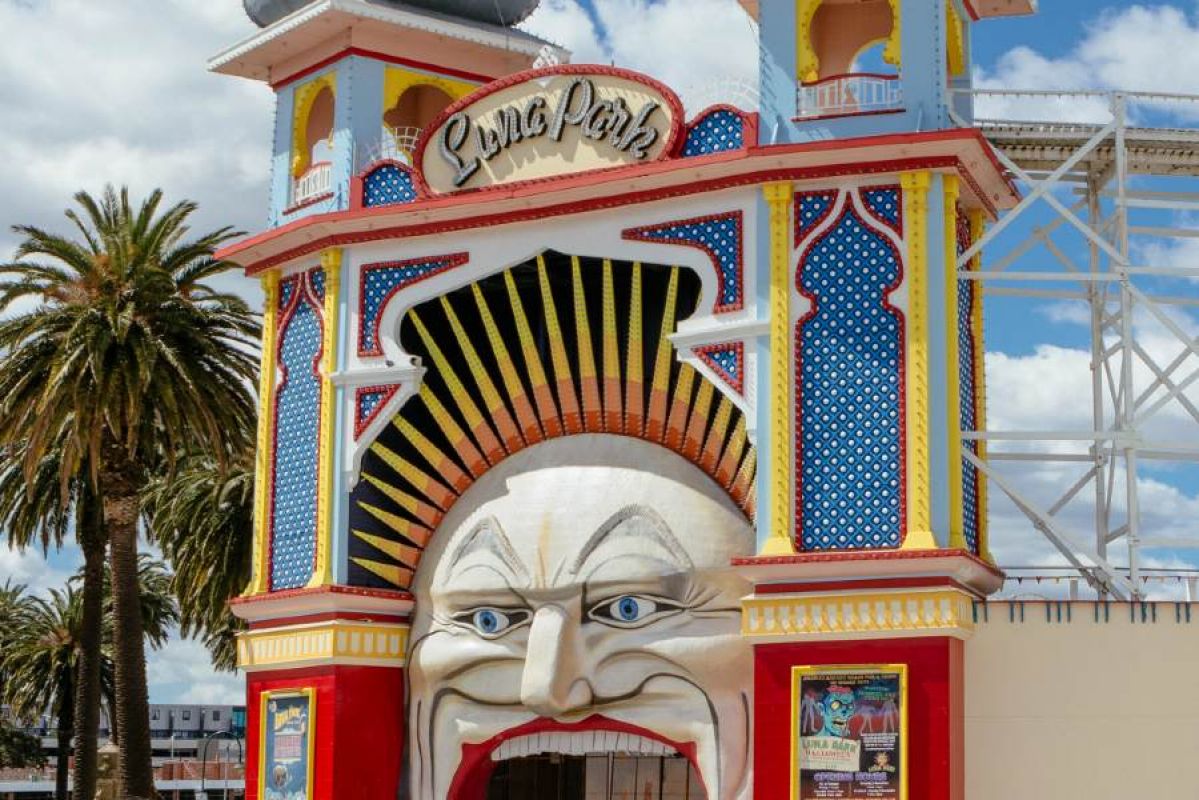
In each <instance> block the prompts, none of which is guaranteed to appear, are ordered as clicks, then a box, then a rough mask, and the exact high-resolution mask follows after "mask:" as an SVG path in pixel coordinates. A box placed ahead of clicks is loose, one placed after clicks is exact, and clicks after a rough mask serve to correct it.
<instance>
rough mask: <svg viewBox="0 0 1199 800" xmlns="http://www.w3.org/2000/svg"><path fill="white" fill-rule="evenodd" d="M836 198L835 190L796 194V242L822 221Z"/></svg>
mask: <svg viewBox="0 0 1199 800" xmlns="http://www.w3.org/2000/svg"><path fill="white" fill-rule="evenodd" d="M836 199H837V193H836V192H803V193H801V194H799V195H797V196H796V203H795V205H796V212H795V243H796V244H799V241H800V239H802V238H803V237H805V236H807V235H808V234H809V233H811V232H812V231H813V230H815V228H816V227H817V226H818V225H819V224H820V223H821V222H823V221H824V218H825V216H826V215H827V214H828V212H829V209H830V208H832V206H833V202H834V201H836Z"/></svg>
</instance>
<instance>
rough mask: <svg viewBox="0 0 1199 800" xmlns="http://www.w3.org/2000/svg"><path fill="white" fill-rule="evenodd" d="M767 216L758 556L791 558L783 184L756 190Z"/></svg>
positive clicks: (786, 198)
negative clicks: (766, 354)
mask: <svg viewBox="0 0 1199 800" xmlns="http://www.w3.org/2000/svg"><path fill="white" fill-rule="evenodd" d="M762 189H763V192H764V193H765V195H766V204H767V206H768V207H769V210H770V214H769V216H770V218H769V225H770V464H769V465H767V468H768V469H769V470H770V473H769V474H770V509H769V514H770V536H769V537H768V538H767V539H766V542H765V544H764V545H763V547H762V555H769V556H777V555H790V554H792V553H794V552H795V530H794V528H795V526H794V524H793V521H792V514H791V504H792V497H793V496H794V494H795V481H794V474H793V473H794V469H795V457H794V451H793V448H794V445H795V437H794V430H793V419H792V417H793V414H792V411H791V397H792V390H793V386H792V381H791V365H792V357H791V355H792V354H791V302H790V301H791V204H792V200H793V197H794V194H795V192H794V190H793V188H792V186H791V184H790V183H789V182H788V183H771V184H767V185H766V186H764V187H762Z"/></svg>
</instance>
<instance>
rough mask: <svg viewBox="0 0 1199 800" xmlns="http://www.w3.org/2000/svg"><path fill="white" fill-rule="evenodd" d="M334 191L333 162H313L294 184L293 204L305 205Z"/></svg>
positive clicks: (292, 192)
mask: <svg viewBox="0 0 1199 800" xmlns="http://www.w3.org/2000/svg"><path fill="white" fill-rule="evenodd" d="M332 191H333V164H332V163H331V162H329V161H321V162H318V163H316V164H313V165H312V166H311V167H309V168H308V170H307V171H306V172H305V173H304V174H303V175H301V176H300V177H298V178H296V180H295V183H293V184H292V191H291V202H292V205H296V206H298V205H303V204H304V203H307V202H309V201H311V200H315V199H316V198H318V197H320V196H321V195H326V194H329V193H331V192H332Z"/></svg>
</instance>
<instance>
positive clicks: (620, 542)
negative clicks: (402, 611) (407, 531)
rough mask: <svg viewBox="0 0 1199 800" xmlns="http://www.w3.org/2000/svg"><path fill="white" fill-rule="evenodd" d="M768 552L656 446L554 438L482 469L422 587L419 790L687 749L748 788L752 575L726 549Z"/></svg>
mask: <svg viewBox="0 0 1199 800" xmlns="http://www.w3.org/2000/svg"><path fill="white" fill-rule="evenodd" d="M752 549H753V533H752V529H751V527H750V525H749V523H748V522H747V521H746V519H745V517H744V515H743V514H742V513H741V512H740V510H739V509H738V508H737V507H736V506H735V505H734V504H733V503H732V502H731V501H730V500H729V499H728V497H727V496H726V495H725V494H724V492H723V491H722V490H721V489H720V488H719V487H718V486H717V485H716V484H715V482H713V481H712V480H711V479H710V478H708V477H707V476H706V475H705V474H704V473H703V472H702V471H700V470H699V469H698V468H697V467H695V466H694V465H692V464H690V463H689V462H687V461H686V460H684V459H683V458H682V457H681V456H678V455H676V454H674V453H672V452H670V451H668V450H666V449H664V448H661V447H658V446H656V445H652V444H649V443H646V442H642V441H639V440H635V439H629V438H624V437H616V436H603V435H587V436H572V437H568V438H564V439H557V440H554V441H550V442H546V443H543V444H539V445H536V446H535V447H532V448H530V449H528V450H525V451H522V452H520V453H518V454H517V455H515V456H513V457H511V458H509V459H507V460H506V461H505V462H503V463H502V464H500V465H499V466H498V467H496V468H495V469H493V470H492V471H490V472H488V473H487V474H485V475H484V476H483V477H482V478H481V479H480V480H479V481H478V482H477V483H476V484H475V485H473V486H472V487H471V488H470V489H469V490H468V491H467V493H466V494H465V495H464V496H463V497H462V499H461V500H459V501H458V503H457V504H456V505H455V507H454V508H453V509H452V510H451V512H450V514H449V515H448V516H447V517H446V519H445V521H444V522H443V524H442V526H441V527H440V529H439V530H438V533H437V535H436V536H435V537H434V539H433V544H432V545H431V546H430V548H429V549H428V550H427V551H426V552H425V554H424V557H423V561H422V564H421V569H420V570H419V571H418V575H417V579H416V585H415V586H414V590H415V593H416V598H417V603H416V618H415V620H414V624H413V630H412V637H413V639H412V641H413V647H412V650H411V652H410V656H409V680H410V687H409V690H410V705H409V719H410V726H411V729H410V738H409V745H408V751H409V766H410V769H411V780H412V790H413V797H414V798H420V800H426V799H427V798H447V797H448V798H467V797H481V796H483V794H481V793H480V791H481V789H480V787H481V786H483V785H485V781H486V777H487V775H488V774H489V773H490V770H491V767H492V765H493V763H494V760H496V759H502V758H506V757H510V756H514V755H521V754H529V755H532V754H535V753H544V752H547V751H552V750H555V749H557V750H560V751H561V752H568V753H572V754H574V755H583V754H589V753H590V754H598V753H604V752H615V751H617V750H618V749H621V751H623V752H629V751H630V749H631V750H632V751H633V752H642V753H644V754H656V755H662V754H669V753H671V751H677V752H678V753H681V754H683V755H685V756H687V757H688V758H689V759H690V761H691V763H692V765H693V767H694V768H695V769H696V771H697V773H698V774H699V776H700V778H701V779H702V780H703V783H704V786H705V788H706V790H707V793H708V797H710V798H713V800H737V799H739V798H744V797H748V796H749V778H748V769H749V748H750V742H749V736H750V733H749V725H750V720H749V708H750V704H751V697H750V693H751V690H752V685H753V661H752V654H751V649H750V647H749V645H748V644H747V643H746V641H745V640H744V639H743V638H742V637H741V636H740V633H739V631H740V620H741V614H740V599H741V597H742V596H744V595H745V594H746V593H747V591H748V586H747V584H746V583H745V582H744V581H743V580H741V579H740V578H738V577H737V576H736V575H734V574H732V572H731V570H730V569H729V560H730V559H731V558H733V557H734V556H739V555H745V554H747V553H750V552H752ZM596 732H600V734H597V733H596ZM618 736H620V737H621V738H620V743H619V745H618V743H617V737H618ZM637 748H640V749H639V750H638V749H637Z"/></svg>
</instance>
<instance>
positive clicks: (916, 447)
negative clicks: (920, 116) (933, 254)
mask: <svg viewBox="0 0 1199 800" xmlns="http://www.w3.org/2000/svg"><path fill="white" fill-rule="evenodd" d="M931 184H932V176H931V174H930V173H929V172H928V171H927V170H925V171H921V172H905V173H904V174H903V175H901V176H900V187H901V188H902V190H903V219H904V225H905V226H906V228H907V264H906V265H905V271H906V273H907V276H908V277H907V288H908V292H907V294H908V311H907V385H906V394H907V409H906V423H907V465H906V469H907V491H908V496H907V523H908V524H907V531H906V535H905V537H904V541H903V546H902V549H904V550H931V549H934V548H936V546H937V542H936V538H935V537H934V536H933V531H932V487H931V484H930V481H931V479H932V478H931V475H930V462H929V458H930V456H929V396H928V392H929V385H928V248H929V243H928V192H929V186H931Z"/></svg>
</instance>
